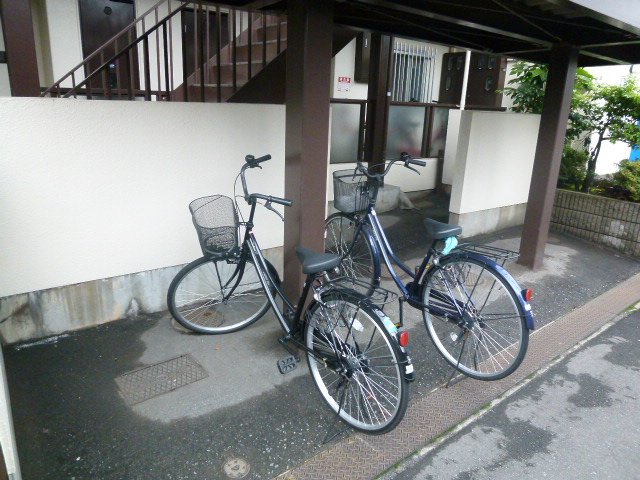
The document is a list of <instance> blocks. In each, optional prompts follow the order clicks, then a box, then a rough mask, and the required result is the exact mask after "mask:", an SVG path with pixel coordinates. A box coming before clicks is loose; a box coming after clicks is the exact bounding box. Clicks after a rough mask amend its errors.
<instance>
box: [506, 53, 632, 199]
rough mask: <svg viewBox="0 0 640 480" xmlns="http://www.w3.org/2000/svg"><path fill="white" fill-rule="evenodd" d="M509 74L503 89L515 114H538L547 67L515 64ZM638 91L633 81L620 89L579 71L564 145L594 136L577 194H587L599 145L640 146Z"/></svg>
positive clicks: (627, 81) (540, 110) (523, 63)
mask: <svg viewBox="0 0 640 480" xmlns="http://www.w3.org/2000/svg"><path fill="white" fill-rule="evenodd" d="M512 73H514V74H515V78H514V79H512V80H511V81H509V85H513V86H509V87H506V88H505V89H504V91H505V93H506V94H507V95H509V96H510V97H511V98H512V99H513V102H514V106H513V110H514V111H516V112H527V113H541V112H542V103H543V100H544V88H545V86H546V81H547V73H548V70H547V66H546V65H537V64H529V63H525V62H517V63H516V64H515V65H514V67H513V69H512ZM638 119H640V87H639V86H638V84H637V82H636V81H635V79H634V78H633V77H628V78H627V79H625V81H624V82H623V83H622V84H621V85H602V84H600V83H598V82H597V81H596V80H595V79H594V77H593V76H592V75H591V74H589V72H587V71H585V70H584V69H581V68H579V69H578V71H577V73H576V84H575V87H574V91H573V97H572V100H571V112H570V114H569V124H568V127H567V136H566V141H567V142H569V141H571V140H574V139H576V138H578V137H579V136H580V135H584V134H586V135H587V136H586V138H587V142H588V141H589V139H590V137H591V136H592V135H593V134H595V135H596V141H595V144H594V145H591V144H590V143H587V144H586V145H585V146H586V147H587V148H588V151H589V158H588V161H587V170H586V175H585V178H584V182H583V183H582V188H581V190H582V191H583V192H588V191H589V188H590V187H591V183H592V181H593V178H594V176H595V171H596V164H597V161H598V156H599V155H600V151H601V149H602V143H603V142H604V141H605V140H609V141H611V142H612V143H615V142H618V141H622V142H625V143H627V144H629V145H633V144H639V143H640V127H638V125H637V124H636V121H637V120H638Z"/></svg>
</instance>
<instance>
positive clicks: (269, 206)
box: [264, 202, 284, 222]
mask: <svg viewBox="0 0 640 480" xmlns="http://www.w3.org/2000/svg"><path fill="white" fill-rule="evenodd" d="M264 207H265V208H266V209H267V210H271V211H272V212H273V213H275V214H276V215H278V216H279V217H280V220H282V221H283V222H284V217H283V216H282V214H281V213H280V212H279V211H277V210H276V209H275V208H273V206H272V205H271V202H267V203H265V204H264Z"/></svg>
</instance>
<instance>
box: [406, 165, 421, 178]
mask: <svg viewBox="0 0 640 480" xmlns="http://www.w3.org/2000/svg"><path fill="white" fill-rule="evenodd" d="M404 166H405V167H406V168H408V169H409V170H413V171H414V172H416V173H417V174H418V175H420V172H419V171H418V170H416V169H415V168H413V167H410V166H409V164H408V163H405V164H404Z"/></svg>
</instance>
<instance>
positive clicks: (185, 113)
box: [0, 98, 285, 297]
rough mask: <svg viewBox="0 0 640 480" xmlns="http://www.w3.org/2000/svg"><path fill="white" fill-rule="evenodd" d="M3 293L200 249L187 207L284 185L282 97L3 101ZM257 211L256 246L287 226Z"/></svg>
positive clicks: (113, 272)
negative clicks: (240, 178)
mask: <svg viewBox="0 0 640 480" xmlns="http://www.w3.org/2000/svg"><path fill="white" fill-rule="evenodd" d="M0 111H1V112H2V115H0V271H2V272H3V273H2V276H0V297H4V296H8V295H13V294H17V293H22V292H29V291H34V290H41V289H46V288H51V287H57V286H62V285H69V284H74V283H79V282H86V281H89V280H95V279H101V278H106V277H113V276H117V275H123V274H127V273H133V272H141V271H145V270H151V269H156V268H160V267H166V266H170V265H178V264H182V263H186V262H188V261H190V260H192V259H194V258H196V257H198V256H199V247H198V242H197V238H196V234H195V231H194V228H193V225H192V223H191V217H190V214H189V211H188V209H187V205H188V203H189V202H190V201H191V200H193V199H194V198H197V197H199V196H205V195H211V194H215V193H220V194H225V195H229V196H231V195H233V182H234V179H235V176H236V175H237V173H238V171H239V169H240V166H241V165H242V163H243V159H244V155H245V154H247V153H252V154H256V155H261V154H264V153H271V154H272V155H273V157H274V160H273V161H272V162H270V163H268V164H266V165H265V166H264V169H263V170H253V171H251V172H249V173H250V178H249V179H248V180H249V186H250V187H252V188H253V189H254V190H256V191H260V192H264V193H270V194H273V195H279V196H282V195H283V192H284V119H285V111H284V106H272V105H238V104H233V105H231V104H193V103H191V104H187V103H160V102H158V103H156V102H107V101H91V102H87V101H75V100H62V99H19V98H2V99H0ZM260 215H261V216H260V217H258V219H257V224H258V225H259V230H258V235H259V237H258V238H259V239H260V241H261V246H262V247H263V248H270V247H274V246H279V245H282V241H283V240H282V238H283V224H282V222H281V221H280V220H279V219H278V218H277V217H275V215H273V214H272V213H270V212H266V213H261V214H260Z"/></svg>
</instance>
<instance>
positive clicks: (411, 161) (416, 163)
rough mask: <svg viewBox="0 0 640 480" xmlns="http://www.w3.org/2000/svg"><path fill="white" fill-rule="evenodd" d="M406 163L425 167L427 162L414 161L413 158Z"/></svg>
mask: <svg viewBox="0 0 640 480" xmlns="http://www.w3.org/2000/svg"><path fill="white" fill-rule="evenodd" d="M408 162H409V163H410V164H412V165H419V166H420V167H426V166H427V162H425V161H424V160H414V159H413V158H411V159H409V160H408Z"/></svg>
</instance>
